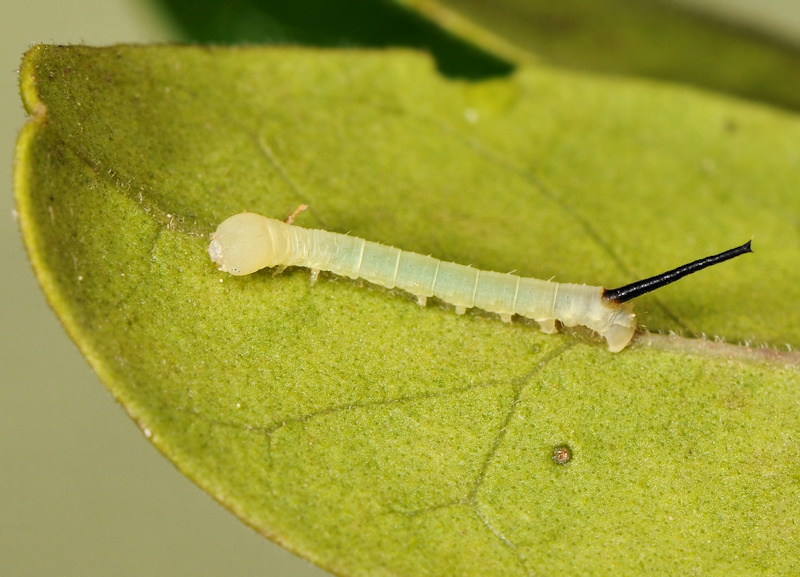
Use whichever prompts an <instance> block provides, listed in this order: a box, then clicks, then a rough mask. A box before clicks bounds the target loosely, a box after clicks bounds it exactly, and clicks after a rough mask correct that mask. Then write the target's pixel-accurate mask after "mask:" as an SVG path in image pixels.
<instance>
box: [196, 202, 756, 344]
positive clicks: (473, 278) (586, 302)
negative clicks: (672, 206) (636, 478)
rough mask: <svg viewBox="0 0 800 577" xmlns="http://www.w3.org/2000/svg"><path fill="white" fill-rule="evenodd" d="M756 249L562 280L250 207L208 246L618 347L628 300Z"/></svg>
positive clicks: (244, 261)
mask: <svg viewBox="0 0 800 577" xmlns="http://www.w3.org/2000/svg"><path fill="white" fill-rule="evenodd" d="M748 252H752V250H751V248H750V241H748V242H746V243H745V244H743V245H742V246H739V247H736V248H733V249H730V250H727V251H725V252H722V253H719V254H716V255H712V256H708V257H705V258H702V259H700V260H696V261H693V262H691V263H688V264H685V265H683V266H680V267H678V268H675V269H672V270H670V271H667V272H665V273H662V274H660V275H656V276H653V277H649V278H646V279H644V280H641V281H637V282H634V283H631V284H629V285H625V286H622V287H619V288H616V289H606V288H603V287H597V286H587V285H585V284H572V283H557V282H553V281H546V280H538V279H534V278H525V277H520V276H517V275H514V274H510V273H498V272H490V271H484V270H479V269H476V268H472V267H470V266H464V265H461V264H456V263H453V262H444V261H441V260H438V259H436V258H433V257H431V256H425V255H421V254H417V253H415V252H408V251H403V250H400V249H398V248H395V247H392V246H386V245H382V244H379V243H376V242H370V241H367V240H364V239H361V238H357V237H352V236H348V235H344V234H339V233H335V232H329V231H326V230H319V229H307V228H301V227H299V226H294V225H292V224H289V223H287V222H282V221H280V220H276V219H273V218H267V217H265V216H261V215H259V214H255V213H252V212H244V213H241V214H236V215H234V216H231V217H230V218H228V219H227V220H225V221H224V222H222V223H221V224H220V225H219V227H218V228H217V230H216V231H215V232H214V233H212V234H211V242H210V244H209V246H208V254H209V256H210V257H211V260H212V261H213V262H214V263H216V264H217V265H218V268H219V270H220V271H223V272H228V273H230V274H232V275H246V274H251V273H253V272H256V271H258V270H260V269H262V268H266V267H280V268H279V270H283V269H284V268H286V267H289V266H302V267H306V268H309V269H311V270H312V271H315V272H317V271H321V270H324V271H329V272H332V273H334V274H337V275H340V276H346V277H350V278H352V279H356V278H363V279H364V280H367V281H369V282H371V283H373V284H376V285H380V286H383V287H386V288H389V289H392V288H399V289H402V290H404V291H407V292H409V293H411V294H412V295H414V296H416V297H417V301H418V303H419V304H420V306H425V302H426V299H427V298H428V297H436V298H438V299H441V300H442V301H444V302H446V303H449V304H451V305H454V306H455V309H456V312H457V313H459V314H463V313H464V312H466V310H467V309H468V308H472V307H477V308H480V309H483V310H485V311H488V312H491V313H497V314H498V315H499V316H500V318H501V319H502V320H503V321H505V322H510V321H511V317H512V315H520V316H523V317H526V318H529V319H533V320H534V321H536V322H537V323H538V324H539V327H540V328H541V329H542V331H544V332H545V333H554V332H556V321H559V322H560V323H561V324H562V325H564V326H568V327H571V326H575V325H583V326H586V327H589V328H590V329H592V330H593V331H595V332H597V333H598V334H600V336H602V337H603V338H604V339H605V340H606V342H607V344H608V348H609V350H610V351H612V352H619V351H621V350H622V349H624V348H625V347H626V346H627V345H628V343H629V342H630V341H631V338H632V337H633V333H634V331H635V330H636V320H635V319H636V317H635V315H634V313H633V304H632V303H630V302H629V301H630V300H631V299H634V298H636V297H638V296H641V295H643V294H645V293H648V292H650V291H653V290H655V289H657V288H659V287H662V286H664V285H667V284H670V283H672V282H675V281H676V280H678V279H679V278H682V277H684V276H686V275H688V274H691V273H693V272H696V271H698V270H700V269H703V268H706V267H708V266H711V265H713V264H717V263H719V262H722V261H725V260H728V259H731V258H734V257H736V256H739V255H741V254H744V253H748Z"/></svg>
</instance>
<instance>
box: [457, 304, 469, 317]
mask: <svg viewBox="0 0 800 577" xmlns="http://www.w3.org/2000/svg"><path fill="white" fill-rule="evenodd" d="M465 312H467V307H464V306H460V305H456V314H457V315H463V314H464V313H465Z"/></svg>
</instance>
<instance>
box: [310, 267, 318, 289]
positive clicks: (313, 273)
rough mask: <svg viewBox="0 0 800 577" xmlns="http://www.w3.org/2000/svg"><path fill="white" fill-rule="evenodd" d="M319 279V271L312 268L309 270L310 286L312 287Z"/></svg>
mask: <svg viewBox="0 0 800 577" xmlns="http://www.w3.org/2000/svg"><path fill="white" fill-rule="evenodd" d="M318 278H319V269H317V268H312V269H311V286H314V285H315V284H316V282H317V279H318Z"/></svg>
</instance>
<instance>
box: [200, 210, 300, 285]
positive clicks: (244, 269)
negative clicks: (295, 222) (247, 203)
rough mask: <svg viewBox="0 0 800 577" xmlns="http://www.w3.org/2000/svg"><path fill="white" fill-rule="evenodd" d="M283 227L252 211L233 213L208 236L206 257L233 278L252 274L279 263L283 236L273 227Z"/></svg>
mask: <svg viewBox="0 0 800 577" xmlns="http://www.w3.org/2000/svg"><path fill="white" fill-rule="evenodd" d="M276 225H278V226H286V225H284V224H283V223H282V222H280V221H277V220H273V219H271V218H266V217H263V216H261V215H259V214H255V213H253V212H243V213H241V214H235V215H233V216H232V217H230V218H228V219H226V220H225V221H223V222H222V223H221V224H220V225H219V226H218V227H217V230H216V231H215V232H213V233H212V234H211V243H210V244H209V245H208V255H209V256H210V257H211V260H212V261H214V262H215V263H216V264H217V266H218V267H219V270H221V271H222V272H228V273H230V274H232V275H245V274H250V273H254V272H256V271H257V270H260V269H262V268H265V267H270V266H275V265H278V264H281V262H280V261H281V256H282V254H283V253H285V250H277V251H276V248H279V247H276V242H275V240H276V239H280V240H283V242H280V241H279V242H278V244H281V245H285V244H286V241H285V236H283V237H282V236H281V235H280V234H275V232H276V231H275V230H274V229H275V226H276ZM281 248H282V247H281Z"/></svg>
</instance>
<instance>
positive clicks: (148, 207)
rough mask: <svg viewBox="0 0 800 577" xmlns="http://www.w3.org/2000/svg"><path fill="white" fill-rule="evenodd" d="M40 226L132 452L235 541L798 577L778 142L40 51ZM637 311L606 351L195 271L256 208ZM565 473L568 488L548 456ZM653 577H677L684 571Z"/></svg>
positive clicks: (430, 94) (723, 130)
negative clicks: (152, 449) (181, 477)
mask: <svg viewBox="0 0 800 577" xmlns="http://www.w3.org/2000/svg"><path fill="white" fill-rule="evenodd" d="M21 85H22V94H23V100H24V102H25V106H26V108H27V110H28V111H29V112H30V113H31V115H32V118H31V120H30V122H29V124H28V125H27V126H26V127H25V129H24V130H23V132H22V134H21V136H20V140H19V144H18V148H17V165H16V172H15V178H16V193H17V203H18V210H19V219H20V226H21V229H22V232H23V236H24V238H25V242H26V245H27V247H28V250H29V252H30V255H31V260H32V263H33V266H34V269H35V271H36V273H37V276H38V278H39V280H40V283H41V285H42V287H43V289H44V291H45V293H46V294H47V296H48V299H49V300H50V302H51V304H52V305H53V307H54V309H55V310H56V312H57V314H58V315H59V316H60V318H61V319H62V321H63V323H64V324H65V326H66V328H67V330H68V332H69V333H70V335H71V336H72V337H73V339H75V341H76V343H77V344H78V346H79V347H80V348H81V350H82V351H83V353H84V354H85V355H86V357H87V358H88V360H89V362H90V363H91V364H92V366H93V367H94V368H95V370H96V371H97V372H98V374H99V375H100V376H101V378H102V380H103V381H104V383H105V384H106V385H107V386H108V387H109V389H110V390H111V391H112V393H113V394H114V395H115V396H116V398H117V399H118V400H119V401H120V402H121V403H122V404H123V405H124V406H125V408H126V410H127V411H128V412H129V413H130V415H131V417H132V418H133V419H134V420H135V421H136V422H137V423H138V425H139V426H140V427H141V429H142V430H143V432H144V433H145V435H146V436H147V437H148V438H149V439H150V440H151V441H152V442H153V443H154V444H155V445H156V446H157V447H158V448H159V449H160V450H161V451H162V452H163V453H164V454H165V455H166V456H167V457H168V458H170V459H171V460H172V461H173V462H174V463H175V464H176V465H177V466H178V467H179V468H180V469H181V470H182V471H183V472H185V473H186V474H187V475H188V476H189V477H190V478H191V479H193V480H194V481H195V482H196V483H198V484H199V485H200V486H202V487H203V488H205V489H206V490H207V491H208V492H209V493H211V494H212V495H213V496H214V497H215V498H217V499H218V500H219V501H220V502H222V503H223V504H224V505H225V506H227V507H228V508H229V509H231V510H232V511H233V512H234V513H236V514H237V515H239V516H240V517H241V518H242V519H243V520H244V521H245V522H246V523H248V524H250V525H251V526H253V527H254V528H256V529H257V530H258V531H260V532H261V533H263V534H264V535H266V536H268V537H269V538H271V539H274V540H276V541H278V542H280V543H282V544H284V545H285V546H287V547H288V548H289V549H291V550H293V551H295V552H297V553H299V554H301V555H304V556H305V557H307V558H309V559H311V560H312V561H314V562H315V563H317V564H319V565H321V566H322V567H324V568H327V569H329V570H331V571H334V572H336V573H339V574H343V575H362V574H363V575H365V574H376V573H387V574H390V573H397V574H414V575H417V574H418V575H426V574H430V575H455V574H476V575H478V574H481V575H482V574H493V575H527V574H539V573H545V574H550V575H560V574H564V575H574V574H580V573H586V572H591V573H593V574H608V575H612V574H613V575H635V574H640V573H647V574H659V573H669V574H676V573H691V572H701V573H703V574H708V575H715V574H719V575H722V574H725V575H731V574H742V575H745V574H746V575H754V574H786V573H787V572H791V571H792V570H793V569H796V559H797V558H798V555H797V553H798V550H797V543H798V542H800V535H798V527H797V524H796V522H795V520H796V519H797V517H798V503H800V499H798V492H800V489H799V488H798V481H800V477H798V475H797V471H796V466H795V465H794V464H795V463H796V460H797V458H798V453H799V452H800V443H799V442H798V437H797V430H798V429H799V428H800V412H798V401H797V392H796V391H797V385H798V381H799V380H800V379H798V370H797V365H798V357H797V355H795V354H794V353H788V352H784V353H779V352H777V349H779V348H783V349H784V350H786V348H787V346H788V347H789V348H795V347H798V346H800V334H799V333H798V329H797V326H798V320H800V319H798V315H799V314H800V313H798V311H797V307H796V303H797V302H798V298H799V297H800V294H798V293H799V292H800V288H798V287H800V283H799V282H798V281H799V280H800V279H799V278H798V276H800V272H798V268H797V267H796V266H795V265H796V263H797V262H798V256H800V255H798V235H797V223H796V222H795V217H794V216H793V215H796V214H797V213H798V206H797V205H798V202H800V200H798V197H797V194H796V183H797V174H798V169H799V168H800V150H798V148H797V146H796V142H798V139H800V122H798V119H797V118H796V117H795V116H793V115H791V114H788V113H784V112H780V111H776V110H773V109H769V108H765V107H759V106H754V105H752V104H747V103H743V102H738V101H733V100H730V99H722V98H717V97H713V96H709V95H707V94H704V93H702V92H699V91H697V90H693V89H685V88H679V87H674V86H665V85H663V84H659V83H654V82H647V81H632V80H621V79H616V80H610V79H600V78H597V77H593V76H584V75H581V74H577V73H566V72H563V71H557V70H552V69H549V68H547V67H541V66H540V67H532V66H531V67H521V68H520V69H518V70H517V71H516V72H515V73H514V74H513V75H512V76H510V77H508V78H505V79H494V80H490V81H484V82H465V81H458V80H452V79H450V80H448V79H445V78H443V77H441V76H440V75H439V74H438V73H436V71H435V68H434V66H433V64H432V62H431V61H430V60H429V59H428V58H426V57H425V56H423V55H420V54H417V53H412V52H406V51H381V52H373V51H358V50H353V51H317V50H310V49H299V48H285V49H265V48H246V49H245V48H241V49H217V48H188V47H127V46H117V47H110V48H104V49H92V48H86V47H52V46H37V47H34V48H33V49H31V50H30V51H29V52H28V54H27V55H26V58H25V61H24V63H23V67H22V69H21ZM300 203H307V204H309V205H310V206H311V209H310V210H309V211H307V212H306V213H303V214H302V215H301V217H300V218H299V220H298V221H297V222H296V224H299V225H301V226H307V227H320V228H325V229H328V230H334V231H338V232H343V233H345V232H349V233H351V234H353V235H357V236H360V237H364V238H367V239H369V240H374V241H378V242H382V243H386V244H392V245H395V246H398V247H401V248H403V249H404V250H412V251H416V252H421V253H426V254H433V255H434V256H436V257H439V258H442V259H446V260H453V261H456V262H461V263H465V264H472V265H473V266H476V267H478V268H482V269H491V270H497V271H501V272H506V271H510V270H516V271H517V272H518V273H519V274H522V275H525V276H535V277H538V278H550V277H555V278H556V280H559V281H565V282H586V283H588V284H600V285H605V286H617V285H620V284H624V283H627V282H629V281H631V280H634V279H636V278H639V277H643V276H648V275H650V274H653V273H656V272H660V271H661V270H663V269H665V268H670V267H672V266H675V265H677V264H681V263H682V262H685V261H688V260H693V259H694V258H697V257H700V256H704V255H706V254H709V253H713V252H718V251H719V250H722V249H724V248H728V247H729V246H732V245H734V244H739V243H741V242H743V241H744V240H746V239H747V238H748V237H750V236H753V237H754V248H755V250H756V254H755V255H753V256H748V257H742V258H740V259H737V260H736V261H732V262H730V263H726V264H723V265H720V266H719V267H715V268H714V269H710V270H708V271H704V272H702V273H699V274H697V275H694V276H692V277H689V278H687V279H685V280H683V281H681V282H680V283H679V284H677V285H673V286H671V287H668V288H666V289H663V290H662V291H659V292H658V293H657V294H655V295H652V296H649V297H646V298H642V299H641V300H640V302H639V304H638V306H637V311H638V313H639V316H638V318H639V321H640V323H642V324H643V325H644V326H645V327H647V328H648V329H650V330H651V331H654V332H655V331H664V332H668V331H674V332H676V333H682V334H684V335H685V336H686V337H692V336H694V335H698V334H701V333H705V334H707V335H714V336H718V337H719V338H720V339H726V340H728V341H729V342H732V343H743V342H750V343H755V344H759V345H761V344H764V345H766V346H767V347H770V348H752V347H748V346H744V345H738V346H735V345H724V344H720V343H712V342H708V341H704V340H701V339H689V338H674V339H670V338H668V337H659V336H657V335H649V334H647V333H645V334H643V335H641V336H640V337H639V338H638V339H637V340H636V341H635V342H634V344H633V345H632V346H631V347H629V348H628V349H626V350H625V351H623V352H622V353H620V354H616V355H615V354H611V353H609V352H608V351H607V350H605V347H604V346H603V345H602V344H601V343H600V342H599V341H598V340H597V339H595V338H593V337H592V336H591V335H589V334H586V333H585V332H581V331H576V332H573V333H570V334H559V335H555V336H547V335H543V334H542V333H540V332H539V331H538V330H536V328H535V327H532V326H528V325H526V324H524V323H521V322H515V323H513V324H511V325H506V324H503V323H501V322H499V321H498V320H497V319H496V318H493V317H492V316H491V315H488V314H482V313H480V312H479V311H472V312H470V313H469V314H467V315H463V316H458V315H455V314H453V311H452V309H449V308H448V307H447V306H446V305H444V304H443V303H431V304H429V305H428V306H427V307H425V308H422V309H420V308H419V307H418V306H417V305H416V304H415V303H414V302H413V301H412V299H411V298H409V296H408V295H405V294H402V293H398V292H391V291H386V290H383V289H379V288H377V287H372V286H367V285H364V284H363V283H360V282H357V281H355V282H354V281H349V280H345V279H341V278H336V277H333V276H330V275H325V274H323V275H322V276H321V278H320V280H319V281H318V282H317V283H316V284H315V285H313V286H312V285H311V284H310V282H309V279H308V274H307V271H305V270H299V269H297V270H288V271H286V272H284V273H283V274H281V275H279V276H273V275H272V274H270V272H269V271H262V272H260V273H257V274H254V275H251V276H249V277H241V278H234V277H229V276H227V275H224V274H221V273H218V272H217V271H216V270H215V268H214V267H213V266H212V264H211V262H210V261H209V259H208V255H207V253H206V249H207V242H208V234H209V233H210V232H211V231H213V230H214V228H215V227H216V225H217V224H218V223H219V222H220V221H221V220H223V219H224V218H225V217H227V216H229V215H231V214H233V213H236V212H241V211H242V210H250V211H254V212H260V213H262V214H265V215H268V216H273V217H278V218H282V217H283V216H285V215H286V214H288V213H290V212H291V211H292V210H294V208H295V207H296V206H297V205H298V204H300ZM563 444H565V445H568V446H569V447H570V448H571V450H572V454H573V458H572V460H571V461H570V462H569V463H568V464H567V465H564V466H561V465H557V464H556V463H554V461H553V459H552V453H553V449H554V447H556V446H559V445H563ZM665 568H669V569H668V570H667V569H665Z"/></svg>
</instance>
